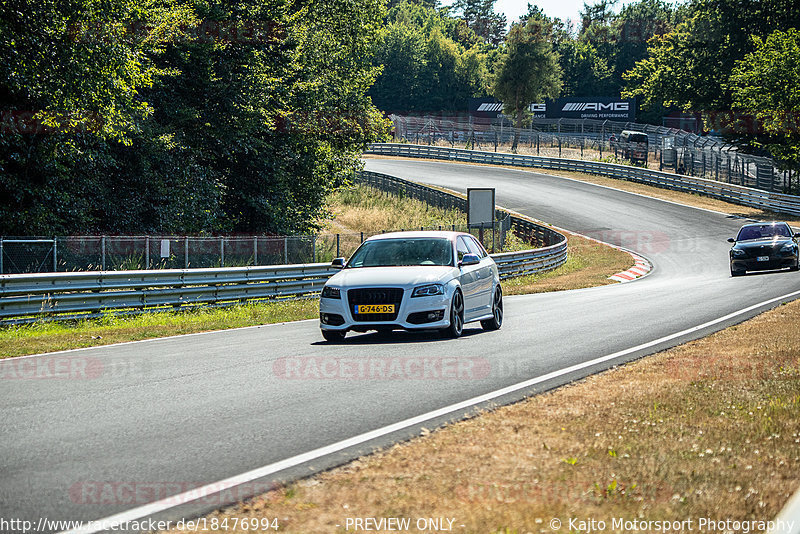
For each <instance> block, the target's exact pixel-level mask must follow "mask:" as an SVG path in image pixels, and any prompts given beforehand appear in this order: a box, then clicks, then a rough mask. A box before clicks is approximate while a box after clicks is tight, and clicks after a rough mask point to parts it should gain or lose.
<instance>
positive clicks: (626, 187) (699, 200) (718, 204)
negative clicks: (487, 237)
mask: <svg viewBox="0 0 800 534" xmlns="http://www.w3.org/2000/svg"><path fill="white" fill-rule="evenodd" d="M364 157H365V158H369V159H404V160H410V161H425V160H423V159H420V158H405V157H397V156H380V155H373V154H365V155H364ZM430 161H444V160H430ZM461 165H479V166H482V167H502V168H504V169H511V170H515V171H528V172H532V173H536V174H549V175H552V176H563V177H565V178H572V179H574V180H580V181H581V182H588V183H592V184H597V185H603V186H606V187H612V188H614V189H620V190H622V191H628V192H630V193H639V194H641V195H645V196H648V197H653V198H659V199H661V200H669V201H671V202H677V203H678V204H684V205H686V206H693V207H695V208H704V209H709V210H713V211H720V212H723V213H729V214H731V215H736V216H738V217H746V218H753V219H758V220H765V221H772V220H780V221H786V222H788V223H789V224H791V225H793V226H800V219H798V218H792V217H791V216H784V215H782V214H780V213H774V212H771V211H767V210H761V209H757V208H750V207H747V206H740V205H739V204H732V203H730V202H725V201H724V200H717V199H714V198H709V197H704V196H701V195H697V194H694V193H684V192H682V191H672V190H670V189H662V188H660V187H654V186H652V185H646V184H639V183H636V182H628V181H626V180H619V179H616V178H607V177H604V176H597V175H594V174H584V173H580V172H572V171H559V170H550V169H530V168H525V167H514V166H511V165H488V164H484V163H466V162H465V163H461ZM787 217H788V218H787ZM731 237H733V236H731Z"/></svg>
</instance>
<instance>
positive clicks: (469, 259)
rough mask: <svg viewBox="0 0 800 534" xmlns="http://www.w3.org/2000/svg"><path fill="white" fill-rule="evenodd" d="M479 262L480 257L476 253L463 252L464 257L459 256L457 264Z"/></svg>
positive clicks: (460, 265)
mask: <svg viewBox="0 0 800 534" xmlns="http://www.w3.org/2000/svg"><path fill="white" fill-rule="evenodd" d="M480 262H481V259H480V258H479V257H478V255H477V254H464V257H463V258H461V261H460V262H458V266H459V267H463V266H464V265H476V264H478V263H480Z"/></svg>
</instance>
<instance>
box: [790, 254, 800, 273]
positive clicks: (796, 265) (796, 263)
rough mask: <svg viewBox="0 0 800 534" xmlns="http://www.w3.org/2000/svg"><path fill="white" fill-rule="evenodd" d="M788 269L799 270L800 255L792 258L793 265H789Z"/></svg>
mask: <svg viewBox="0 0 800 534" xmlns="http://www.w3.org/2000/svg"><path fill="white" fill-rule="evenodd" d="M789 270H790V271H798V270H800V256H798V257H797V258H795V260H794V265H792V266H791V267H789Z"/></svg>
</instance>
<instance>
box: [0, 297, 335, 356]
mask: <svg viewBox="0 0 800 534" xmlns="http://www.w3.org/2000/svg"><path fill="white" fill-rule="evenodd" d="M318 314H319V304H318V303H317V300H316V299H302V300H285V301H280V302H266V303H247V304H241V305H237V306H231V307H228V308H198V309H195V310H186V311H177V312H159V313H145V314H142V315H135V316H114V315H106V316H104V317H102V318H99V319H86V320H81V321H75V322H63V323H62V322H59V323H55V322H53V323H45V322H42V323H34V324H31V325H21V326H8V327H4V328H0V358H10V357H13V356H24V355H26V354H39V353H42V352H53V351H58V350H66V349H78V348H84V347H96V346H100V345H110V344H112V343H121V342H124V341H138V340H142V339H151V338H156V337H166V336H176V335H180V334H194V333H197V332H207V331H209V330H224V329H228V328H240V327H243V326H255V325H261V324H273V323H283V322H287V321H298V320H301V319H313V318H315V317H318Z"/></svg>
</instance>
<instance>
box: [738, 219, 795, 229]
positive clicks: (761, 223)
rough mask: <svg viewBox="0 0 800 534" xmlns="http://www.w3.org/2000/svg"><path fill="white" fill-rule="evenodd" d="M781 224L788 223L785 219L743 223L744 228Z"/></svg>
mask: <svg viewBox="0 0 800 534" xmlns="http://www.w3.org/2000/svg"><path fill="white" fill-rule="evenodd" d="M779 224H787V223H785V222H784V221H767V222H760V223H747V224H744V225H742V228H748V227H750V226H777V225H779ZM787 226H788V225H787ZM740 230H741V228H740Z"/></svg>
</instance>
